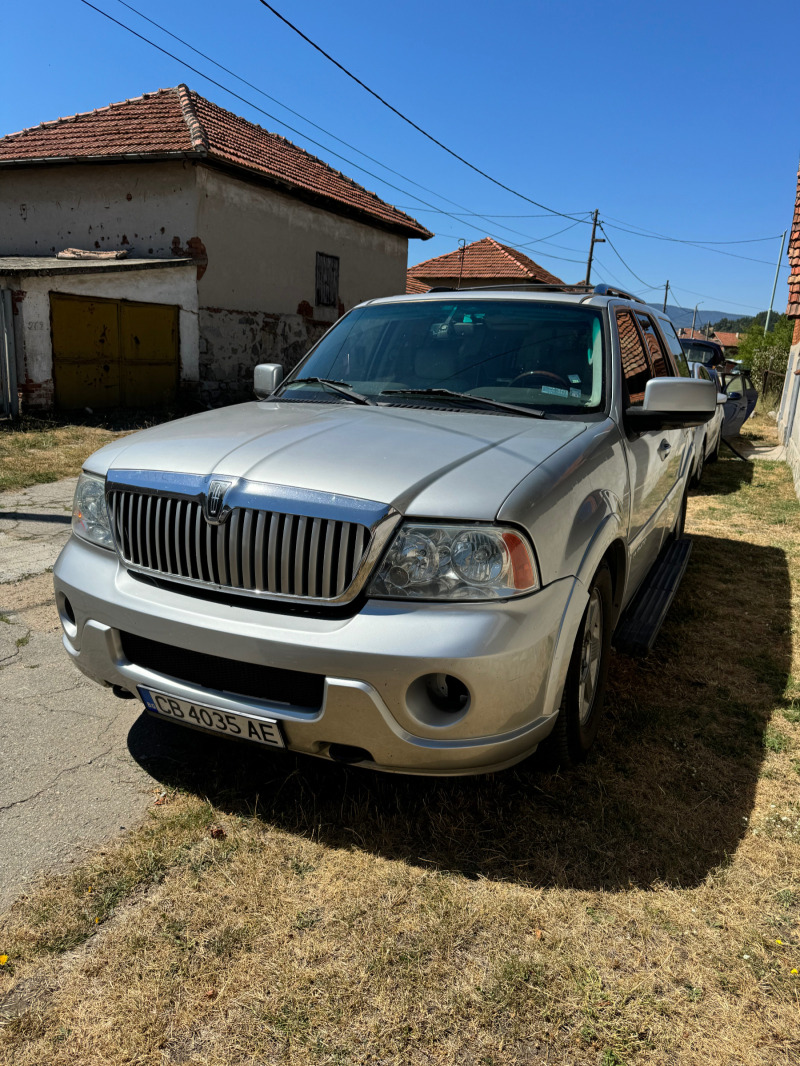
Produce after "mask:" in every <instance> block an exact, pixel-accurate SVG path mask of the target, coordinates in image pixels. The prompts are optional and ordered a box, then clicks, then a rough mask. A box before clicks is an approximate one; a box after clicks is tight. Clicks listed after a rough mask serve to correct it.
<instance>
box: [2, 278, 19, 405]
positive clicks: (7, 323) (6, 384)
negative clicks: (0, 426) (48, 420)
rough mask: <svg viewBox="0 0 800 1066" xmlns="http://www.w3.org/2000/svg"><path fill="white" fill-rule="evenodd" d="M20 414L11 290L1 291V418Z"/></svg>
mask: <svg viewBox="0 0 800 1066" xmlns="http://www.w3.org/2000/svg"><path fill="white" fill-rule="evenodd" d="M18 414H19V395H18V393H17V356H16V349H15V348H14V318H13V313H12V309H11V290H10V289H0V418H16V417H17V415H18Z"/></svg>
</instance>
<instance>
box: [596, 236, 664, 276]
mask: <svg viewBox="0 0 800 1066" xmlns="http://www.w3.org/2000/svg"><path fill="white" fill-rule="evenodd" d="M600 229H601V230H602V231H603V235H604V236H605V238H606V240H607V241H608V246H609V248H611V250H612V251H613V252H614V255H615V256H616V257H617V259H619V261H620V263H622V265H623V266H624V267H625V269H626V270H627V271H628V273H629V274H632V275H633V276H634V277H635V278H636V280H637V281H638V282H641V284H642V285H645V286H647V288H648V289H658V288H659V287H660V286H658V285H650V284H649V282H646V281H645V280H644V278H640V277H639V275H638V274H637V273H636V271H635V270H633V269H632V268H631V267H629V266H628V264H627V263H626V262H625V260H624V259H623V258H622V256H621V255H620V254H619V252H618V251H617V246H616V245H615V244H614V242H613V241H612V240H611V238H610V237H609V235H608V234H607V233H606V231H605V229H603V224H602V222H601V223H600Z"/></svg>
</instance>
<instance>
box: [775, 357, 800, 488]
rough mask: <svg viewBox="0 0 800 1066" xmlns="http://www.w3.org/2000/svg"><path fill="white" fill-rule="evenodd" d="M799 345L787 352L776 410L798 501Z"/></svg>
mask: <svg viewBox="0 0 800 1066" xmlns="http://www.w3.org/2000/svg"><path fill="white" fill-rule="evenodd" d="M795 371H800V343H798V344H793V345H792V347H791V349H790V352H789V366H788V369H787V371H786V380H785V382H784V386H783V395H782V396H781V403H780V408H779V409H778V435H779V436H780V438H781V441H782V442H783V444H785V445H786V461H787V462H788V464H789V466H790V467H791V470H792V474H793V475H794V487H795V491H796V493H797V497H798V499H800V373H797V374H796V373H795Z"/></svg>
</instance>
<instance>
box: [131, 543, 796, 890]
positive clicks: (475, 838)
mask: <svg viewBox="0 0 800 1066" xmlns="http://www.w3.org/2000/svg"><path fill="white" fill-rule="evenodd" d="M694 542H695V543H694V552H693V556H692V559H691V562H690V566H689V570H688V571H687V574H686V576H685V578H684V582H683V585H682V587H681V589H680V591H679V593H678V596H677V597H676V600H675V603H674V604H673V608H672V611H671V614H670V617H669V619H668V621H667V623H666V625H665V627H664V629H663V630H662V633H661V635H660V637H659V640H658V642H657V644H656V648H655V649H654V651H653V653H651V655H650V656H649V657H648V658H647V659H646V660H639V661H632V660H629V659H627V658H625V657H624V656H620V655H615V656H614V658H613V661H612V665H611V671H610V676H609V693H608V698H607V711H606V715H607V716H606V720H605V723H604V727H603V728H602V730H601V735H600V738H599V741H598V745H597V748H596V750H595V752H594V753H593V755H592V756H591V758H590V759H589V761H588V762H587V763H586V764H585V765H583V766H581V767H579V768H578V769H576V770H572V771H569V772H565V773H563V774H561V773H559V774H552V773H547V772H546V771H545V770H544V768H543V767H542V766H540V765H539V764H538V762H537V758H536V757H534V758H533V759H531V760H529V761H528V762H526V763H524V764H522V765H520V766H518V767H516V768H514V769H511V770H507V771H504V772H503V773H499V774H495V775H492V776H489V777H472V778H446V779H434V778H408V777H402V776H398V775H384V774H379V773H373V772H370V771H367V770H359V769H357V768H346V767H342V766H339V765H336V764H332V763H329V762H326V761H323V760H317V759H313V758H311V757H303V756H294V755H292V754H279V753H272V752H267V753H265V752H263V751H261V750H253V749H251V748H250V747H248V746H246V745H244V744H241V743H236V742H232V741H226V740H224V739H217V738H214V737H208V736H205V735H204V734H200V733H197V732H192V731H190V730H186V729H183V728H182V727H180V726H175V725H172V724H169V723H161V722H158V721H153V720H152V719H150V718H149V717H146V716H144V715H142V717H140V718H139V719H138V720H137V722H136V723H135V724H134V726H133V727H132V729H131V732H130V735H129V748H130V750H131V753H132V754H133V757H134V758H135V759H136V760H137V761H138V762H140V763H141V764H142V765H143V766H144V767H145V768H146V769H147V771H148V772H149V773H151V774H153V775H154V776H156V777H157V778H158V779H159V780H160V781H162V782H163V783H164V784H165V785H167V786H175V787H179V788H183V789H188V790H190V791H193V792H195V793H197V794H198V795H201V796H204V797H208V799H210V800H211V802H212V803H214V804H215V805H216V806H218V807H219V808H221V809H224V810H227V811H229V812H232V813H236V814H240V815H245V816H250V817H256V818H258V819H260V820H261V821H262V822H264V823H265V824H267V825H271V826H274V827H276V828H279V829H281V830H284V831H288V832H291V833H299V834H302V835H304V836H313V837H314V838H315V839H317V840H319V841H320V842H322V843H323V844H325V845H327V846H330V847H337V848H359V849H363V850H365V851H367V852H370V853H373V854H376V855H380V856H382V857H384V858H387V859H394V860H402V861H405V862H409V863H412V864H417V865H420V866H424V867H427V868H431V869H435V870H440V871H452V872H455V873H458V874H461V875H465V876H468V877H487V878H491V879H497V880H503V881H512V882H517V883H520V884H525V885H535V886H541V887H545V888H546V887H556V886H557V887H560V888H564V887H567V888H573V889H585V890H597V889H606V890H612V891H614V890H617V891H620V890H624V889H627V888H629V887H632V886H647V885H650V884H652V883H654V882H657V881H661V882H666V883H669V884H673V885H681V886H692V885H697V884H698V883H700V882H701V881H702V880H703V879H704V878H705V877H706V875H707V874H708V873H709V871H710V870H712V869H713V868H714V867H717V866H719V865H720V864H721V863H724V862H725V861H726V857H727V856H729V855H731V853H732V852H733V850H734V849H735V848H736V846H737V844H738V842H739V840H740V839H741V837H742V835H743V833H745V832H746V831H747V819H748V817H749V815H750V812H751V808H752V804H753V798H754V790H755V787H756V783H757V780H758V777H759V772H760V768H761V763H762V759H763V755H764V739H765V729H766V723H767V719H768V716H769V713H770V710H771V709H772V708H773V707H774V706H775V705H776V703H777V702H778V701H779V700H780V698H781V696H782V694H783V691H784V688H785V685H786V681H787V677H788V671H789V664H790V652H791V647H790V640H791V637H790V600H789V587H790V586H789V579H788V572H787V564H786V558H785V555H784V553H783V552H782V551H780V550H779V549H777V548H770V547H760V546H755V545H752V544H749V543H744V542H741V541H734V540H719V539H716V538H710V537H703V536H700V537H696V538H694ZM734 574H735V575H737V581H736V582H734V581H732V580H731V576H732V575H734ZM740 575H743V576H744V578H743V580H744V583H743V580H742V579H740ZM742 608H745V609H746V611H747V618H746V619H745V618H743V617H742V616H741V614H740V612H741V610H742ZM734 619H738V622H733V621H732V620H734ZM732 630H733V631H734V632H735V633H736V632H738V633H739V634H740V639H739V640H737V639H736V638H735V637H734V638H733V639H731V640H724V639H721V638H722V636H723V634H729V633H731V631H732ZM723 649H724V650H723Z"/></svg>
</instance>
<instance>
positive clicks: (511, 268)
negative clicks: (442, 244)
mask: <svg viewBox="0 0 800 1066" xmlns="http://www.w3.org/2000/svg"><path fill="white" fill-rule="evenodd" d="M462 256H463V262H462ZM408 277H409V278H414V279H416V280H417V281H427V280H428V279H434V280H442V279H444V278H449V279H452V280H454V281H455V280H457V279H458V278H459V277H460V278H461V279H462V281H463V280H465V279H469V281H470V282H471V283H474V282H475V280H476V279H478V280H481V281H496V282H501V281H516V280H520V281H524V280H528V281H541V282H546V283H548V284H551V285H561V284H563V283H562V281H561V279H560V278H557V277H556V276H555V274H551V273H550V271H549V270H545V269H544V267H541V266H539V264H538V263H534V261H533V260H532V259H530V258H529V257H528V256H527V255H525V254H524V253H523V252H519V251H517V249H516V248H510V247H509V246H508V245H505V244H500V243H499V242H498V241H495V240H493V239H492V238H491V237H484V238H483V240H480V241H474V242H473V243H472V244H468V245H467V246H466V247H465V248H464V249H463V251H462V249H460V248H457V249H456V250H455V251H454V252H447V253H446V254H445V255H438V256H436V257H435V258H434V259H426V260H425V262H424V263H417V265H416V266H413V267H410V268H409V271H408Z"/></svg>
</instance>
